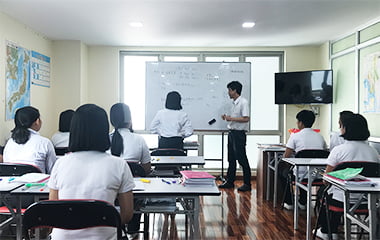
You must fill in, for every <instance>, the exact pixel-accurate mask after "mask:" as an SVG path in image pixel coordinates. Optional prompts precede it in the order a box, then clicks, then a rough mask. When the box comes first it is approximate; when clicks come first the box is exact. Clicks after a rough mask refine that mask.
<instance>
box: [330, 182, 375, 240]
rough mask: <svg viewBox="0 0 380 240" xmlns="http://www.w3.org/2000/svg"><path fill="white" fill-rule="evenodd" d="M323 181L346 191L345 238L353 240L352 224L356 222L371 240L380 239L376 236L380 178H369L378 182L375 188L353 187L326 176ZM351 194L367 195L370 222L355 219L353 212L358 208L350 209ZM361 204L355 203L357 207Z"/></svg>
mask: <svg viewBox="0 0 380 240" xmlns="http://www.w3.org/2000/svg"><path fill="white" fill-rule="evenodd" d="M323 179H324V180H325V181H327V182H329V183H331V184H332V185H334V186H336V187H337V188H339V189H341V190H342V191H344V195H343V196H344V201H343V206H344V215H343V216H344V238H345V239H346V240H349V239H351V222H354V223H355V224H357V225H359V226H360V227H362V228H363V229H364V230H366V231H367V232H368V233H369V239H379V238H378V237H379V236H376V226H377V224H378V220H379V219H378V218H377V209H376V201H377V200H378V199H380V178H369V179H371V180H372V181H374V182H377V185H376V186H374V187H371V186H352V185H347V184H345V183H343V182H339V181H337V180H336V179H333V178H331V177H330V176H328V175H324V176H323ZM350 193H366V194H367V196H368V197H367V198H368V212H369V218H368V221H367V222H366V221H362V220H361V219H358V218H356V217H355V215H354V214H353V212H354V211H355V210H356V207H355V206H354V207H352V208H351V209H349V206H350ZM359 204H360V202H359V203H355V205H357V206H358V205H359Z"/></svg>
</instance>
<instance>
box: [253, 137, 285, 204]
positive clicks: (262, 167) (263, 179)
mask: <svg viewBox="0 0 380 240" xmlns="http://www.w3.org/2000/svg"><path fill="white" fill-rule="evenodd" d="M258 148H259V149H260V151H261V154H260V155H261V156H260V160H259V163H258V167H257V192H258V196H259V197H261V198H264V196H266V200H269V198H270V186H271V184H270V181H271V177H270V172H271V170H272V171H273V179H274V183H273V207H276V203H277V195H278V191H277V180H278V177H277V176H278V174H277V169H278V163H279V161H280V159H281V157H282V154H283V153H284V152H285V149H286V148H285V147H282V146H281V145H280V144H278V145H276V144H275V145H273V144H259V145H258Z"/></svg>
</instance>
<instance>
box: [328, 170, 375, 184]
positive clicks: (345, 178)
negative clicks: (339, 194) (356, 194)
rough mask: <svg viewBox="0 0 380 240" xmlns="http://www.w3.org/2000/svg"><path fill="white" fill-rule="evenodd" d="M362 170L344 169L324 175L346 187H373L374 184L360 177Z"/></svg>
mask: <svg viewBox="0 0 380 240" xmlns="http://www.w3.org/2000/svg"><path fill="white" fill-rule="evenodd" d="M362 171H363V168H346V169H341V170H337V171H332V172H329V173H326V175H328V176H329V177H330V178H332V179H334V180H336V181H337V182H341V183H344V184H348V185H360V186H375V185H376V183H375V182H373V181H371V180H370V179H369V178H367V177H365V176H363V175H360V173H361V172H362Z"/></svg>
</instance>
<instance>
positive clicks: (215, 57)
mask: <svg viewBox="0 0 380 240" xmlns="http://www.w3.org/2000/svg"><path fill="white" fill-rule="evenodd" d="M120 57H121V58H120V59H121V66H122V67H121V68H122V69H121V86H123V87H122V89H121V96H122V99H121V101H124V102H125V103H126V104H128V105H129V106H130V107H131V111H132V119H133V128H134V130H136V132H138V133H143V137H144V138H145V139H146V141H147V143H148V146H149V147H150V148H154V147H157V141H158V140H157V135H152V134H147V132H146V130H145V126H144V123H145V63H146V62H147V61H176V62H196V61H202V60H204V61H206V62H222V61H224V62H239V61H240V62H250V63H251V102H250V107H251V122H250V128H251V131H250V132H249V133H248V137H247V148H246V149H247V156H248V159H249V162H250V165H251V168H256V166H257V156H258V153H257V143H279V141H280V133H281V129H280V127H279V126H281V118H280V117H279V107H278V105H275V104H274V73H276V72H280V71H281V70H282V64H283V52H242V53H241V52H237V53H231V52H228V53H224V52H213V53H209V52H204V53H200V52H176V53H175V54H173V53H172V52H171V53H166V52H137V53H136V52H121V56H120ZM243 87H244V86H243ZM225 94H227V89H226V93H225ZM258 116H265V117H258ZM186 141H198V142H200V143H202V145H201V146H200V148H199V150H198V151H194V150H192V151H189V152H188V155H198V154H199V155H203V156H204V157H205V159H215V160H216V161H206V165H205V166H204V167H205V168H208V169H220V168H221V161H220V160H221V158H222V137H221V134H219V133H211V134H210V133H207V132H199V133H196V135H193V136H191V137H190V138H187V139H186ZM223 149H224V153H223V158H224V168H225V169H226V167H227V166H228V163H227V134H226V133H225V134H224V146H223Z"/></svg>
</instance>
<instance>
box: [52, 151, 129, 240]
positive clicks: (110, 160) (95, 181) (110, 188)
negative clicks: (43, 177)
mask: <svg viewBox="0 0 380 240" xmlns="http://www.w3.org/2000/svg"><path fill="white" fill-rule="evenodd" d="M48 186H49V188H51V189H55V190H58V198H59V199H97V200H103V201H107V202H109V203H111V204H112V205H113V204H114V201H115V199H116V197H117V195H118V194H119V193H125V192H129V191H131V190H132V189H133V188H134V187H135V184H134V181H133V177H132V174H131V171H130V169H129V166H128V164H127V162H126V161H124V160H123V159H121V158H119V157H115V156H112V155H110V154H108V153H103V152H97V151H81V152H74V153H70V154H67V155H65V156H63V157H61V158H59V159H58V160H57V162H56V164H55V166H54V168H53V171H52V173H51V176H50V180H49V183H48ZM52 237H53V238H52V239H54V240H56V239H58V240H60V239H62V240H66V239H88V240H90V239H91V240H95V239H98V240H104V239H116V229H115V228H109V227H96V228H88V229H83V230H63V229H54V230H53V233H52Z"/></svg>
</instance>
